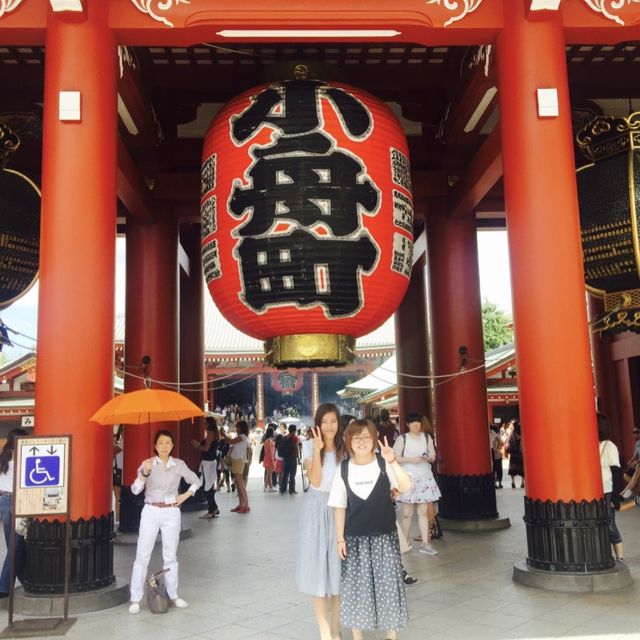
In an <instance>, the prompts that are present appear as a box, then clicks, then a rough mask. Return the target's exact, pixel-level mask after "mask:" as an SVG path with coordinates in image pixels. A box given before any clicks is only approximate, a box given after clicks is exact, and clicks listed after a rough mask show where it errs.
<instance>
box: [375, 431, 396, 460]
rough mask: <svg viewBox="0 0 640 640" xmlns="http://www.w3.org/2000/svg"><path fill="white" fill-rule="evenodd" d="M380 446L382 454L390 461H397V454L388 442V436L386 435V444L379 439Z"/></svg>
mask: <svg viewBox="0 0 640 640" xmlns="http://www.w3.org/2000/svg"><path fill="white" fill-rule="evenodd" d="M378 446H379V447H380V455H381V456H382V457H383V458H384V459H385V460H386V461H387V462H388V463H389V464H391V463H392V462H395V461H396V454H395V453H394V452H393V449H392V448H391V447H390V446H389V443H388V442H387V436H385V437H384V444H382V442H380V440H378Z"/></svg>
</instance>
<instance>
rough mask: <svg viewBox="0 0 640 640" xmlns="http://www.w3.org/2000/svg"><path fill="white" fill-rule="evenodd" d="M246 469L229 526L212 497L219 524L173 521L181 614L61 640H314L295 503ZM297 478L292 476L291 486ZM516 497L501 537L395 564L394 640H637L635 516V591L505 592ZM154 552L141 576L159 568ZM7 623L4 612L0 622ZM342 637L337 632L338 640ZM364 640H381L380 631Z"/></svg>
mask: <svg viewBox="0 0 640 640" xmlns="http://www.w3.org/2000/svg"><path fill="white" fill-rule="evenodd" d="M259 473H260V470H259V468H257V465H255V464H254V468H253V469H252V478H251V479H250V481H249V494H250V495H249V498H250V503H251V513H249V514H247V515H237V514H234V513H230V512H229V509H230V508H231V507H233V506H235V504H236V502H235V499H234V495H233V494H229V493H221V494H219V500H218V504H219V507H220V510H221V513H222V515H221V517H220V518H216V519H214V520H199V519H198V515H200V514H199V513H198V512H196V513H185V514H183V522H184V523H185V524H187V525H189V526H191V528H192V530H193V534H194V535H193V537H192V538H190V539H187V540H184V541H183V542H181V544H180V548H179V550H178V557H179V560H180V583H181V588H180V595H181V597H183V598H184V599H186V600H187V601H188V602H189V603H190V607H189V608H188V609H185V610H177V609H173V608H172V609H170V610H169V612H168V613H167V614H164V615H153V614H151V613H149V612H148V610H147V609H146V608H143V610H142V612H141V613H140V614H139V615H137V616H132V615H130V614H129V613H128V611H127V608H128V607H127V606H126V605H122V606H119V607H115V608H113V609H108V610H105V611H101V612H97V613H90V614H81V615H79V616H78V621H77V622H76V623H75V625H74V627H73V628H72V629H71V630H70V631H69V633H68V634H67V637H70V638H82V639H83V640H84V639H87V638H90V639H91V640H111V639H116V638H123V639H124V638H135V640H144V639H146V638H149V639H151V638H153V639H154V640H179V639H180V638H202V639H204V638H207V639H211V640H240V639H244V638H251V639H252V640H284V639H287V638H288V639H295V640H314V639H315V638H317V637H318V635H317V632H316V626H315V621H314V617H313V611H312V607H311V602H310V599H308V598H307V597H306V596H303V595H301V594H299V593H298V592H297V591H296V589H295V584H294V567H295V562H296V560H295V559H296V552H297V545H298V540H297V517H298V512H299V508H300V505H301V503H302V501H303V500H304V495H303V493H302V491H301V489H300V493H299V494H298V495H295V496H289V495H286V496H280V495H279V494H277V493H263V491H262V484H261V480H260V477H259ZM298 479H299V476H298ZM523 493H524V492H523V490H522V489H515V490H514V489H511V488H505V489H502V490H499V491H498V506H499V510H500V513H501V515H507V516H509V517H510V518H511V523H512V526H511V528H510V529H507V530H504V531H496V532H492V533H484V534H464V533H453V532H445V538H444V539H443V540H441V541H435V542H434V545H435V546H436V548H437V549H438V550H439V552H440V554H439V555H438V556H434V557H431V556H424V555H420V554H419V553H418V552H417V545H416V546H414V549H413V550H412V551H410V552H408V553H407V554H406V555H405V556H404V561H405V565H406V567H407V568H408V569H409V571H410V572H411V573H412V574H413V575H415V576H416V577H417V578H419V582H418V583H417V584H415V585H413V586H410V587H407V594H408V599H409V609H410V613H411V620H410V623H409V626H408V627H407V628H406V629H405V630H404V631H402V632H401V633H400V634H399V637H400V638H401V639H402V640H418V639H419V640H424V639H429V638H434V639H437V640H467V639H470V640H503V639H504V640H509V639H514V640H515V639H521V638H545V639H551V638H559V637H567V638H572V639H576V640H577V639H579V638H584V639H590V640H591V639H593V640H596V638H599V639H605V638H606V639H607V640H632V639H638V640H640V610H639V606H638V605H639V595H640V509H637V508H636V509H632V510H630V511H627V512H625V513H622V514H619V515H618V518H619V525H620V530H621V532H622V535H623V538H624V543H625V559H626V561H627V564H628V565H629V567H630V570H631V573H632V575H633V577H634V581H635V582H634V586H633V587H630V588H628V589H625V590H623V591H618V592H615V593H610V594H602V595H580V594H562V593H550V592H542V591H538V590H534V589H530V588H528V587H523V586H520V585H517V584H514V583H513V581H512V580H511V573H512V567H513V564H514V562H516V561H517V560H522V559H523V558H524V557H525V550H526V539H525V531H524V524H523V522H522V514H523V510H524V507H523ZM134 555H135V547H133V546H123V545H117V546H116V552H115V564H116V566H115V569H116V574H117V575H118V576H119V577H124V578H126V579H127V580H128V579H129V576H130V573H131V565H132V561H133V556H134ZM161 566H162V559H161V555H160V546H159V545H158V546H157V547H156V550H155V551H154V555H153V557H152V561H151V565H150V567H151V568H153V569H154V570H157V569H159V568H161ZM0 615H2V616H3V618H2V622H6V612H2V613H1V614H0ZM350 637H351V634H350V632H349V631H348V630H344V631H343V638H344V639H345V640H347V639H348V638H350ZM365 637H366V638H371V639H376V640H379V639H382V638H384V633H383V632H379V633H376V632H368V633H367V634H366V635H365Z"/></svg>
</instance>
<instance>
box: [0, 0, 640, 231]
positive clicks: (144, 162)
mask: <svg viewBox="0 0 640 640" xmlns="http://www.w3.org/2000/svg"><path fill="white" fill-rule="evenodd" d="M28 4H29V3H28V2H27V3H26V6H28ZM125 4H126V3H124V2H120V3H119V4H118V3H116V6H119V7H120V6H124V5H125ZM275 4H277V3H275ZM373 4H375V2H374V3H373ZM179 6H180V7H182V6H183V5H179ZM116 13H117V11H116ZM478 13H480V12H478ZM571 15H573V14H571ZM581 15H582V14H581ZM474 18H475V16H474ZM116 19H117V15H116ZM135 19H136V20H141V17H140V16H138V15H135ZM589 19H591V20H593V21H594V24H595V23H596V21H597V17H596V16H594V15H592V14H590V15H589ZM565 22H566V20H565ZM597 24H600V23H597ZM141 25H143V22H141ZM0 26H1V25H0ZM144 26H146V23H144ZM140 31H141V32H142V31H143V30H142V29H141V30H140ZM177 31H178V30H177V29H176V30H175V31H174V30H172V29H167V31H166V32H165V33H167V34H170V36H171V40H170V42H176V40H177V39H180V38H182V39H184V38H185V37H186V36H185V35H184V34H185V33H190V34H191V37H197V36H194V33H195V34H199V33H200V31H199V30H197V29H196V30H195V31H193V30H191V31H190V30H181V33H182V35H181V36H180V38H177V36H176V33H177ZM636 31H637V28H634V29H633V30H629V29H626V28H623V29H618V30H616V29H614V28H611V29H601V30H600V31H597V32H593V33H597V34H598V37H599V38H600V42H605V41H612V40H613V39H614V38H615V37H616V36H617V37H618V38H620V37H621V35H622V34H623V33H625V34H634V35H635V33H636ZM2 33H3V30H2V29H0V44H1V43H2V41H3V40H2ZM437 33H438V34H439V35H438V37H439V38H441V37H442V35H441V34H442V29H440V30H437ZM470 33H471V32H470ZM478 33H482V30H479V31H478V30H476V32H473V34H474V35H467V36H466V38H467V39H470V38H473V37H475V38H477V37H478ZM567 33H568V34H570V35H571V37H572V38H574V39H575V37H577V36H579V35H580V34H582V35H583V36H584V35H585V34H589V33H591V32H589V31H588V30H583V31H580V30H578V29H577V28H576V29H574V30H573V31H572V30H571V29H568V30H567ZM153 34H154V35H153V37H151V36H144V35H139V36H138V40H144V39H145V37H146V38H147V39H149V40H153V41H154V42H156V41H158V40H159V39H160V36H158V31H157V29H156V30H154V31H153ZM590 37H595V36H590ZM636 37H637V36H636ZM459 39H460V38H459ZM462 39H464V38H462ZM490 39H491V40H493V37H491V38H490ZM569 39H570V38H569ZM134 40H135V38H134ZM476 41H477V40H476ZM121 54H123V55H121V70H122V74H121V75H122V77H121V78H120V81H119V95H120V98H121V100H122V102H123V103H124V105H125V109H124V110H120V111H119V113H120V120H119V123H120V136H121V140H120V146H119V153H118V163H119V172H118V195H119V214H120V215H121V216H124V215H125V214H127V213H128V214H130V215H134V216H137V217H140V218H143V219H147V220H151V219H153V212H154V210H155V209H156V208H157V207H158V206H169V207H170V208H172V209H173V211H175V213H176V215H177V216H178V217H180V219H182V220H189V221H195V220H197V219H198V208H199V207H198V198H199V165H200V152H201V144H202V136H203V134H204V132H205V130H206V128H207V126H208V124H209V122H210V120H211V117H212V116H213V115H214V114H215V113H216V112H217V110H218V109H219V108H220V107H221V106H222V105H223V104H224V103H225V102H226V101H228V100H229V99H231V98H232V97H234V96H235V95H237V94H238V93H240V92H242V91H244V90H246V89H247V88H249V87H252V86H255V85H257V84H260V83H263V82H268V81H272V80H277V79H283V78H289V77H292V69H293V67H294V65H296V64H300V63H303V64H306V65H307V66H308V67H309V68H310V70H311V76H312V77H317V78H320V79H326V80H340V81H343V82H346V83H349V84H353V85H355V86H358V87H360V88H362V89H365V90H367V91H370V92H371V93H373V94H374V95H376V96H378V97H380V98H381V99H383V100H385V101H386V102H388V103H389V104H390V106H391V107H392V108H393V110H394V111H395V112H396V113H397V115H398V116H401V117H402V119H403V125H404V127H405V131H406V132H407V134H408V136H409V143H410V150H411V161H412V166H413V170H414V172H415V174H416V175H415V177H414V186H415V188H416V194H415V196H416V203H417V207H416V208H417V213H418V214H421V213H422V212H423V211H424V210H425V207H424V203H425V202H426V200H427V199H428V198H429V197H433V196H446V197H448V198H449V199H450V205H451V210H452V214H453V215H458V216H459V215H470V214H472V212H473V211H475V214H476V217H477V218H478V219H479V225H485V226H492V225H494V224H501V223H500V222H499V221H498V222H496V219H500V218H502V217H503V214H502V211H503V208H504V207H503V204H502V187H501V179H500V178H501V171H502V167H501V158H500V140H499V132H498V128H496V124H497V122H498V119H499V113H498V107H497V95H492V94H495V91H493V89H494V88H495V86H496V79H495V64H494V62H495V60H494V56H493V50H492V49H491V48H490V47H477V46H466V45H465V46H462V45H457V46H444V45H442V46H425V45H422V44H416V43H411V42H400V41H398V42H394V43H389V42H384V43H371V42H362V41H359V42H317V43H314V42H304V43H300V42H286V43H283V42H276V43H274V42H253V43H245V42H235V41H229V40H225V41H223V42H221V41H220V40H218V41H216V42H209V43H206V42H202V43H197V44H193V45H192V46H159V45H158V46H155V45H154V46H135V47H131V48H127V49H125V48H124V47H123V48H121ZM45 55H46V51H45V49H44V47H42V46H26V45H23V46H5V47H1V46H0V86H1V87H2V94H1V97H0V114H2V113H14V112H24V111H33V112H36V113H38V112H40V111H41V104H42V99H43V77H44V58H45ZM567 63H568V69H569V81H570V89H571V98H572V106H573V108H574V109H575V120H576V124H578V123H580V122H581V121H583V120H584V118H585V117H588V114H591V113H594V112H597V111H598V110H603V111H606V112H608V113H610V112H614V113H621V114H626V113H627V112H628V110H629V101H630V100H631V101H632V102H631V106H632V107H633V108H634V109H640V102H638V103H635V104H634V103H633V101H634V100H640V43H638V42H635V41H633V42H622V43H618V44H589V43H586V44H578V43H575V44H571V45H569V46H567ZM488 91H489V93H487V92H488ZM483 98H485V101H486V103H487V106H486V108H485V109H484V111H483V112H482V114H481V116H480V117H479V118H478V120H477V123H476V124H475V126H473V127H470V126H469V120H470V119H471V118H472V116H473V115H474V112H476V109H477V107H478V104H479V103H480V102H481V101H482V99H483ZM585 114H587V115H585ZM465 129H467V131H465ZM23 137H24V139H23V145H22V146H21V148H20V150H19V151H18V152H17V153H16V155H15V157H14V159H13V161H12V165H11V166H12V168H15V169H17V170H20V171H24V172H25V173H27V174H28V175H30V176H32V177H34V178H35V179H36V180H37V179H38V178H39V174H40V156H41V140H39V139H37V134H36V135H33V132H32V135H29V136H23ZM524 152H526V150H523V153H524ZM483 181H484V182H483ZM479 184H480V185H481V187H480V188H478V185H479Z"/></svg>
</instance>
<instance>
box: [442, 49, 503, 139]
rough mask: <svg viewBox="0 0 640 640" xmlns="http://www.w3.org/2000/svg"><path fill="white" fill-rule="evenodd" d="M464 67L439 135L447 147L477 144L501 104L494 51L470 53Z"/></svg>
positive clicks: (485, 50)
mask: <svg viewBox="0 0 640 640" xmlns="http://www.w3.org/2000/svg"><path fill="white" fill-rule="evenodd" d="M462 67H463V68H462V71H461V74H460V81H459V83H458V86H457V88H456V91H455V94H454V96H453V98H452V100H451V103H450V105H449V107H448V109H447V111H446V113H445V115H444V118H443V121H442V123H441V125H440V131H439V134H438V135H439V138H440V140H441V141H442V142H443V143H445V144H447V145H454V144H473V143H474V142H475V141H476V140H477V138H478V137H479V136H480V132H481V131H482V127H483V125H484V124H485V122H486V121H487V119H488V118H489V117H490V116H491V114H492V113H493V111H494V109H495V108H496V105H497V103H498V97H497V96H498V89H497V79H496V68H495V67H496V65H495V51H494V48H492V46H491V45H486V46H481V47H474V48H472V49H469V51H468V53H467V55H466V56H465V59H464V60H463V62H462Z"/></svg>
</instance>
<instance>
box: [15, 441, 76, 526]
mask: <svg viewBox="0 0 640 640" xmlns="http://www.w3.org/2000/svg"><path fill="white" fill-rule="evenodd" d="M16 445H17V452H16V456H15V461H16V487H15V512H14V513H15V515H16V516H18V517H20V516H45V515H46V516H48V515H62V514H66V513H67V512H68V508H69V451H70V436H58V437H48V436H38V437H32V438H31V437H27V438H19V439H17V440H16Z"/></svg>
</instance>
